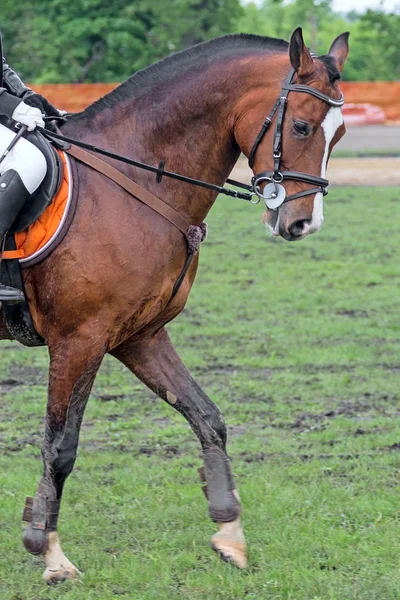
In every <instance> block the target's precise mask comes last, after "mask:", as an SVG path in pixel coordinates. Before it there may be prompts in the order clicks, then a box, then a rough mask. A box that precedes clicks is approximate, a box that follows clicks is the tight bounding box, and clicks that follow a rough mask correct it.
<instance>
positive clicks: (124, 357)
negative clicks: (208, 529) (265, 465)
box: [112, 329, 247, 568]
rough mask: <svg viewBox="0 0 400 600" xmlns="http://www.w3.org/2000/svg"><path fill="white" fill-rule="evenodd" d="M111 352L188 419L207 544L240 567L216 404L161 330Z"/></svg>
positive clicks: (240, 545)
mask: <svg viewBox="0 0 400 600" xmlns="http://www.w3.org/2000/svg"><path fill="white" fill-rule="evenodd" d="M112 354H113V356H115V357H116V358H118V360H120V361H121V362H122V363H123V364H124V365H126V366H127V367H128V368H129V369H130V370H131V371H132V372H133V373H134V374H135V375H136V376H137V377H139V379H141V380H142V381H143V382H144V383H145V384H146V385H147V386H148V387H149V388H150V389H152V390H153V391H154V392H155V393H156V394H158V395H159V396H160V397H161V398H162V399H163V400H165V401H167V402H168V403H169V404H171V406H173V407H174V408H175V409H176V410H178V411H179V412H180V413H181V414H182V415H183V416H184V417H185V418H186V419H187V421H188V422H189V424H190V426H191V428H192V429H193V431H194V432H195V434H196V435H197V437H198V439H199V441H200V444H201V446H202V449H203V458H204V469H201V477H202V479H203V481H206V482H207V487H206V488H205V494H206V497H207V499H208V507H209V514H210V516H211V518H212V519H213V520H214V521H216V522H217V523H218V524H219V531H218V532H217V533H216V534H215V535H214V536H213V537H212V540H211V542H212V547H213V548H214V550H215V551H216V552H218V553H219V555H220V556H221V558H222V559H223V560H226V561H229V562H232V563H233V564H235V565H236V566H238V567H242V568H243V567H245V566H246V564H247V561H246V545H245V540H244V535H243V530H242V526H241V523H240V511H241V508H240V501H239V496H238V493H237V491H236V489H235V484H234V482H233V477H232V471H231V466H230V461H229V459H228V457H227V455H226V449H225V445H226V427H225V423H224V419H223V417H222V414H221V413H220V411H219V409H218V408H217V406H216V405H215V404H214V403H213V402H212V401H211V400H210V398H208V396H206V394H205V393H204V392H203V391H202V389H201V388H200V387H199V385H198V384H197V383H196V382H195V381H194V379H193V378H192V377H191V375H190V373H189V372H188V370H187V369H186V367H185V365H184V364H183V363H182V361H181V359H180V358H179V356H178V354H177V353H176V351H175V349H174V347H173V346H172V344H171V341H170V339H169V336H168V334H167V332H166V330H165V329H161V330H160V331H159V332H158V333H156V335H154V336H152V337H148V338H145V339H142V340H140V341H137V340H134V339H133V338H132V339H131V340H128V341H126V342H124V343H123V344H122V345H121V346H119V347H118V348H116V349H115V350H113V351H112Z"/></svg>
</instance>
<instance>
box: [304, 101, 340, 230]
mask: <svg viewBox="0 0 400 600" xmlns="http://www.w3.org/2000/svg"><path fill="white" fill-rule="evenodd" d="M342 123H343V115H342V109H341V108H340V107H339V106H332V108H330V109H329V111H328V114H327V115H326V117H325V119H324V120H323V121H322V124H321V127H322V130H323V132H324V136H325V151H324V156H323V158H322V164H321V177H325V175H326V167H327V164H328V156H329V147H330V145H331V142H332V140H333V138H334V137H335V133H336V132H337V130H338V129H339V127H340V126H341V125H342ZM323 211H324V201H323V194H322V192H319V193H318V194H316V195H315V198H314V210H313V213H312V218H311V223H310V226H309V229H308V231H307V233H315V232H316V231H319V230H320V229H321V227H322V222H323V220H324V212H323Z"/></svg>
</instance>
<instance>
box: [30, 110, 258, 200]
mask: <svg viewBox="0 0 400 600" xmlns="http://www.w3.org/2000/svg"><path fill="white" fill-rule="evenodd" d="M62 119H64V117H62ZM45 120H46V119H45ZM48 120H50V121H53V120H54V117H49V118H48ZM64 120H65V119H64ZM37 130H38V131H40V133H42V134H43V135H44V136H45V137H47V138H49V139H50V140H54V139H55V140H60V141H61V142H64V143H65V142H67V144H73V145H74V146H78V147H79V148H84V149H85V150H90V151H91V152H94V153H96V154H102V155H103V156H108V158H113V159H115V160H118V161H120V162H123V163H126V164H127V165H132V166H134V167H138V168H139V169H143V170H144V171H151V172H152V173H156V182H157V183H161V181H162V178H163V177H170V178H171V179H177V180H178V181H183V182H184V183H190V184H192V185H197V186H198V187H202V188H206V189H208V190H213V191H214V192H218V194H224V195H225V196H231V197H233V198H239V199H241V200H247V201H248V202H251V203H252V204H258V203H259V201H260V200H257V201H253V196H254V188H253V186H252V185H247V184H246V183H242V182H241V181H235V180H233V179H227V180H226V182H227V183H228V184H229V185H234V186H236V187H239V188H241V189H243V190H248V191H249V192H252V193H250V194H249V193H243V192H238V191H237V190H231V189H229V188H226V187H223V186H219V185H215V184H214V183H208V182H207V181H202V180H201V179H193V178H192V177H187V176H186V175H180V174H179V173H173V172H172V171H166V170H165V169H164V165H165V162H164V161H163V160H162V161H161V162H160V163H159V165H158V167H154V166H152V165H148V164H146V163H143V162H140V161H138V160H133V159H132V158H128V157H127V156H123V155H122V154H115V152H110V150H105V149H104V148H99V147H98V146H93V145H92V144H87V143H86V142H81V141H79V140H75V139H72V138H70V137H67V136H65V135H61V134H60V133H55V132H53V131H49V130H48V129H44V128H43V127H37Z"/></svg>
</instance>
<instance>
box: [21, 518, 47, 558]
mask: <svg viewBox="0 0 400 600" xmlns="http://www.w3.org/2000/svg"><path fill="white" fill-rule="evenodd" d="M22 541H23V543H24V546H25V549H26V550H27V551H28V552H30V553H31V554H34V555H39V554H44V553H45V552H46V550H47V547H48V534H47V532H46V531H43V530H41V529H35V528H34V527H32V525H29V526H28V527H26V529H25V530H24V534H23V538H22Z"/></svg>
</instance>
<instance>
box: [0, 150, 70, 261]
mask: <svg viewBox="0 0 400 600" xmlns="http://www.w3.org/2000/svg"><path fill="white" fill-rule="evenodd" d="M58 153H59V155H60V157H61V161H62V165H63V180H62V182H61V186H60V189H59V190H58V192H57V194H56V195H55V196H54V198H53V200H52V202H51V204H49V206H48V207H47V208H46V209H45V210H44V212H43V213H42V214H41V215H40V217H39V218H38V219H37V220H36V221H34V222H33V223H32V225H29V227H28V229H24V231H20V232H19V233H16V234H15V235H14V237H15V244H16V247H17V248H16V250H5V251H4V252H3V259H12V258H14V259H15V258H19V259H23V258H31V257H32V256H33V255H34V254H36V253H37V252H38V251H39V250H41V248H43V246H45V245H46V244H47V243H48V242H49V241H50V240H51V239H52V238H53V237H54V236H55V235H56V233H57V230H58V228H59V227H60V224H61V221H62V218H63V215H64V212H65V210H66V207H67V203H68V199H69V195H70V189H69V188H70V173H69V168H68V164H67V158H66V156H65V153H64V152H62V151H61V150H58Z"/></svg>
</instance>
